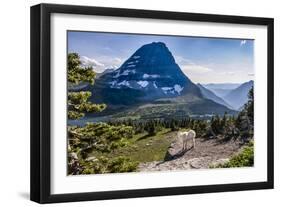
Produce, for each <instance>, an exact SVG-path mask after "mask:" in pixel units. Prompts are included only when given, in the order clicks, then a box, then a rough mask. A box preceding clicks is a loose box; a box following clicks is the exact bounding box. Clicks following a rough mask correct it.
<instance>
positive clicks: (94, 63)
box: [80, 56, 123, 73]
mask: <svg viewBox="0 0 281 207" xmlns="http://www.w3.org/2000/svg"><path fill="white" fill-rule="evenodd" d="M80 60H81V63H82V65H83V66H85V67H87V66H88V67H93V70H94V71H95V72H97V73H102V72H103V71H104V70H106V69H117V68H119V67H120V65H121V64H122V62H123V60H122V59H120V58H118V57H115V58H112V57H107V56H101V57H99V58H90V57H87V56H81V57H80Z"/></svg>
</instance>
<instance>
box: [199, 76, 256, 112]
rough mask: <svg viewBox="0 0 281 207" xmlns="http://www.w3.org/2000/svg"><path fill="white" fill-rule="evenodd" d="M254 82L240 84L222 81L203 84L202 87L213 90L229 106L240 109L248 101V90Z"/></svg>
mask: <svg viewBox="0 0 281 207" xmlns="http://www.w3.org/2000/svg"><path fill="white" fill-rule="evenodd" d="M253 85H254V82H253V81H252V80H251V81H248V82H245V83H242V84H238V83H223V84H215V83H212V84H204V85H203V87H205V88H206V89H208V90H209V91H211V92H213V93H214V94H215V95H216V96H217V97H219V98H221V99H223V100H224V101H225V102H226V103H227V105H228V106H231V107H230V108H233V109H235V110H241V108H242V107H243V106H244V104H245V103H246V102H247V101H248V93H249V90H250V89H251V88H252V87H253Z"/></svg>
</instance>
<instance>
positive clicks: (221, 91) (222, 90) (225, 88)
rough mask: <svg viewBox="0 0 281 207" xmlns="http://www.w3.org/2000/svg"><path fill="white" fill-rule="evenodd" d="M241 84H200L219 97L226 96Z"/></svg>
mask: <svg viewBox="0 0 281 207" xmlns="http://www.w3.org/2000/svg"><path fill="white" fill-rule="evenodd" d="M240 85H241V83H209V84H202V86H204V87H205V88H207V89H208V90H210V91H212V92H214V93H215V94H216V95H217V96H219V97H224V96H226V95H227V94H228V93H229V92H230V91H232V90H233V89H235V88H237V87H238V86H240Z"/></svg>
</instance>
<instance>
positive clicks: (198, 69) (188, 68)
mask: <svg viewBox="0 0 281 207" xmlns="http://www.w3.org/2000/svg"><path fill="white" fill-rule="evenodd" d="M182 70H183V72H184V73H186V74H190V73H196V74H204V73H209V72H212V71H213V70H212V69H211V68H208V67H205V66H201V65H195V64H193V65H184V66H183V67H182Z"/></svg>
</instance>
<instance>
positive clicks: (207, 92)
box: [197, 83, 233, 109]
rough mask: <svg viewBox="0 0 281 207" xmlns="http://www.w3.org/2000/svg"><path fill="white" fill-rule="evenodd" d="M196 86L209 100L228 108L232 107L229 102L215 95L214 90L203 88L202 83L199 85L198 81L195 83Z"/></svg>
mask: <svg viewBox="0 0 281 207" xmlns="http://www.w3.org/2000/svg"><path fill="white" fill-rule="evenodd" d="M197 86H198V87H199V88H200V90H201V93H202V95H203V96H204V97H205V98H207V99H210V100H213V101H214V102H216V103H219V104H222V105H224V106H226V107H228V108H229V109H233V106H231V105H230V104H228V103H227V102H226V101H225V100H223V99H222V98H221V97H219V96H217V95H216V94H215V93H214V92H212V91H211V90H209V89H207V88H205V87H204V86H203V85H201V84H200V83H198V84H197Z"/></svg>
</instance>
